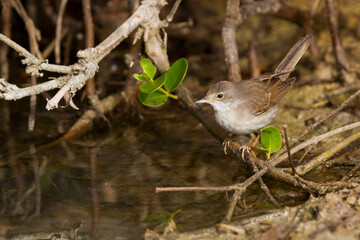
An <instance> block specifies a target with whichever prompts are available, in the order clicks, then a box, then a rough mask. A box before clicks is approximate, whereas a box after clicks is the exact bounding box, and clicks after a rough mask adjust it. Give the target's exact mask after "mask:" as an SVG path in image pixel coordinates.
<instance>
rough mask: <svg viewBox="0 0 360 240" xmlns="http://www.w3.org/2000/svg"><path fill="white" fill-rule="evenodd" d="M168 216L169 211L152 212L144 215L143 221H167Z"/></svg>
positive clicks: (155, 222)
mask: <svg viewBox="0 0 360 240" xmlns="http://www.w3.org/2000/svg"><path fill="white" fill-rule="evenodd" d="M170 216H171V213H169V212H160V213H152V214H149V215H147V216H146V218H145V219H144V221H143V223H152V224H160V223H163V222H165V221H167V220H168V219H169V217H170Z"/></svg>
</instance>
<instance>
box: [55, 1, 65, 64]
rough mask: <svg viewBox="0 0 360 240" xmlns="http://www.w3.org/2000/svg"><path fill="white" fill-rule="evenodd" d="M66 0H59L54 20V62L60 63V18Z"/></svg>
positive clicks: (61, 18) (63, 11) (62, 14)
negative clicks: (57, 11) (58, 7)
mask: <svg viewBox="0 0 360 240" xmlns="http://www.w3.org/2000/svg"><path fill="white" fill-rule="evenodd" d="M67 2H68V0H61V3H60V9H59V14H58V18H57V21H56V33H55V63H57V64H60V63H61V28H62V20H63V17H64V13H65V9H66V4H67Z"/></svg>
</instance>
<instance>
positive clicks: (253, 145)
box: [250, 132, 261, 147]
mask: <svg viewBox="0 0 360 240" xmlns="http://www.w3.org/2000/svg"><path fill="white" fill-rule="evenodd" d="M260 133H261V132H259V133H258V134H257V136H256V138H255V140H254V141H253V143H252V144H251V145H250V146H251V147H255V145H256V144H257V143H258V142H259V139H260Z"/></svg>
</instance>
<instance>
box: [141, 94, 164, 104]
mask: <svg viewBox="0 0 360 240" xmlns="http://www.w3.org/2000/svg"><path fill="white" fill-rule="evenodd" d="M138 99H139V101H140V102H141V103H142V104H144V105H145V106H148V107H158V106H161V105H163V104H164V103H165V102H166V100H167V96H165V95H164V94H163V93H161V92H152V93H143V92H139V94H138Z"/></svg>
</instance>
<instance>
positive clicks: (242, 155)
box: [223, 135, 253, 159]
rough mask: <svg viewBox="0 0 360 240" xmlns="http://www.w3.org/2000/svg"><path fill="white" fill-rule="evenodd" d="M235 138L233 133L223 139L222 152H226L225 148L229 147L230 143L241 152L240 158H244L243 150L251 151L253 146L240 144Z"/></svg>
mask: <svg viewBox="0 0 360 240" xmlns="http://www.w3.org/2000/svg"><path fill="white" fill-rule="evenodd" d="M235 139H236V136H235V135H233V136H231V137H229V138H227V139H225V140H224V142H223V146H224V153H225V154H227V149H228V148H230V145H232V147H233V148H236V149H238V150H239V151H240V152H241V157H242V159H244V157H245V152H246V151H247V152H248V153H251V148H252V147H253V146H252V145H251V146H240V144H239V143H238V142H237V141H235Z"/></svg>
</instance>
